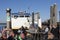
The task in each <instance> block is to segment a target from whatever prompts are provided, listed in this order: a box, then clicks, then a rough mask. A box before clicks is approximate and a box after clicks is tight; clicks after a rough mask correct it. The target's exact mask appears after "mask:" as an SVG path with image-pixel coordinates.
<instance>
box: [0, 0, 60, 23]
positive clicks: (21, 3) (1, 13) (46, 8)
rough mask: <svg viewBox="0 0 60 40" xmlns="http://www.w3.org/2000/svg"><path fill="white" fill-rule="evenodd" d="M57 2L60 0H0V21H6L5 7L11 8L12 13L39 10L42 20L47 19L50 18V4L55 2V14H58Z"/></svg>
mask: <svg viewBox="0 0 60 40" xmlns="http://www.w3.org/2000/svg"><path fill="white" fill-rule="evenodd" d="M59 2H60V0H0V23H1V22H3V23H6V9H7V8H11V12H12V13H18V12H19V11H27V12H30V13H32V12H40V17H41V19H42V21H44V20H47V19H49V18H50V6H51V5H53V4H54V3H56V4H57V14H59V11H60V8H59V7H60V5H59V4H60V3H59ZM28 8H29V9H28ZM57 16H58V15H57ZM58 18H59V16H58Z"/></svg>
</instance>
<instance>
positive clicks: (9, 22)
mask: <svg viewBox="0 0 60 40" xmlns="http://www.w3.org/2000/svg"><path fill="white" fill-rule="evenodd" d="M6 14H7V28H11V18H10V17H11V9H10V8H7V9H6Z"/></svg>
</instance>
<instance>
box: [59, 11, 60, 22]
mask: <svg viewBox="0 0 60 40" xmlns="http://www.w3.org/2000/svg"><path fill="white" fill-rule="evenodd" d="M59 22H60V11H59Z"/></svg>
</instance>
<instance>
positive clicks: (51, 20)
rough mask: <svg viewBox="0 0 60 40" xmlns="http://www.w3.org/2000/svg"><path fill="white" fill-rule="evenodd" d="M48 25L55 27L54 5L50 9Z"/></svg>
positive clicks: (55, 14) (55, 9)
mask: <svg viewBox="0 0 60 40" xmlns="http://www.w3.org/2000/svg"><path fill="white" fill-rule="evenodd" d="M50 25H51V26H55V27H57V6H56V3H55V4H54V5H52V6H51V7H50Z"/></svg>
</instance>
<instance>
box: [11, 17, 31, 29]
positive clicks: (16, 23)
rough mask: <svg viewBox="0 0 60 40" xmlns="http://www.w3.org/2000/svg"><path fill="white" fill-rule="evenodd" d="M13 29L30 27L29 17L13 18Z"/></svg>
mask: <svg viewBox="0 0 60 40" xmlns="http://www.w3.org/2000/svg"><path fill="white" fill-rule="evenodd" d="M11 25H12V29H19V28H21V27H22V26H24V27H28V28H29V27H30V25H29V22H28V20H27V17H18V18H13V17H12V18H11Z"/></svg>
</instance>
